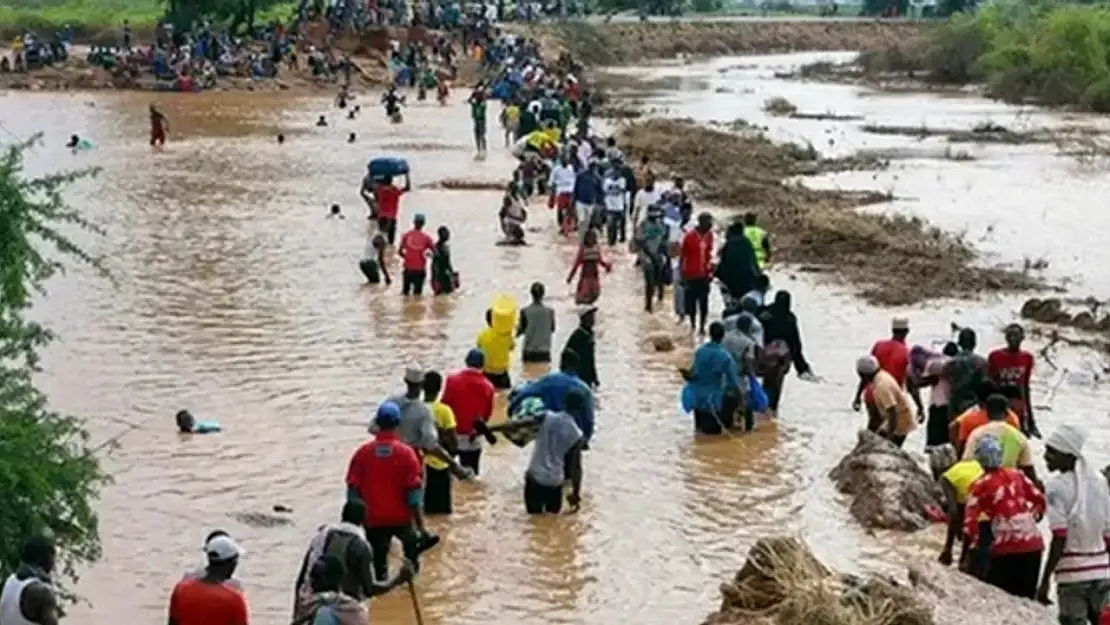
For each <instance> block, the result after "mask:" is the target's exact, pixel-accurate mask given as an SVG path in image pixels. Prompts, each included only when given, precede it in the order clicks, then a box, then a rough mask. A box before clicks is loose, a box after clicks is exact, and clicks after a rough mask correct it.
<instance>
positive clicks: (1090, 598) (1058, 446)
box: [1037, 424, 1110, 625]
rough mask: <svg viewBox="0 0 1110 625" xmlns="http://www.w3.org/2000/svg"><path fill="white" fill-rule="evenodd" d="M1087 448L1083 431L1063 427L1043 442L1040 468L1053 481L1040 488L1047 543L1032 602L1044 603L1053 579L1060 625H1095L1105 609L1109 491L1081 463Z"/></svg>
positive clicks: (1109, 585)
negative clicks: (1044, 466)
mask: <svg viewBox="0 0 1110 625" xmlns="http://www.w3.org/2000/svg"><path fill="white" fill-rule="evenodd" d="M1086 442H1087V431H1086V430H1085V429H1083V428H1081V427H1079V426H1075V425H1067V424H1065V425H1061V426H1059V427H1058V428H1056V431H1054V432H1053V433H1052V434H1051V435H1050V436H1049V437H1048V439H1047V440H1046V441H1045V452H1044V459H1045V463H1046V464H1047V465H1048V470H1049V471H1052V472H1055V473H1057V474H1058V475H1056V476H1055V477H1053V478H1052V479H1051V480H1050V481H1049V482H1048V484H1047V485H1046V487H1045V494H1046V496H1047V499H1048V514H1047V516H1048V527H1049V529H1050V530H1051V531H1052V543H1051V545H1050V546H1049V550H1048V561H1047V562H1046V563H1045V567H1044V573H1042V576H1041V583H1040V587H1039V589H1038V590H1037V600H1038V601H1041V602H1042V603H1046V604H1047V603H1048V601H1049V598H1048V594H1049V589H1050V587H1051V582H1052V575H1053V574H1055V575H1056V603H1057V604H1058V605H1059V613H1060V623H1061V625H1086V624H1087V623H1088V622H1089V623H1096V622H1098V615H1099V613H1100V612H1101V611H1102V610H1103V609H1104V608H1106V607H1107V606H1108V604H1110V554H1108V553H1107V540H1108V539H1110V488H1108V486H1107V483H1106V479H1105V478H1104V477H1103V476H1102V474H1101V473H1099V471H1098V470H1097V469H1096V468H1095V467H1094V466H1093V465H1091V463H1090V462H1088V461H1087V460H1086V459H1085V458H1084V457H1083V446H1084V445H1085V444H1086Z"/></svg>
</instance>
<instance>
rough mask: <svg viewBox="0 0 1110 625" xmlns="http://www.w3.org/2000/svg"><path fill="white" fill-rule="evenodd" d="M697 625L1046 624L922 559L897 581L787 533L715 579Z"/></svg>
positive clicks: (1024, 604) (1040, 611) (1017, 603)
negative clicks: (854, 570)
mask: <svg viewBox="0 0 1110 625" xmlns="http://www.w3.org/2000/svg"><path fill="white" fill-rule="evenodd" d="M721 594H722V595H723V599H722V601H721V608H720V609H719V610H718V611H717V612H714V613H713V614H711V615H710V616H709V617H708V618H707V619H706V621H705V623H704V625H798V624H800V623H812V624H814V625H816V624H818V623H820V624H821V625H966V624H967V623H986V622H990V623H994V624H995V625H1049V624H1051V623H1055V619H1054V618H1053V617H1052V615H1051V614H1050V613H1049V611H1048V610H1047V609H1046V608H1044V607H1042V606H1040V605H1037V604H1035V603H1033V602H1031V601H1027V600H1024V599H1018V598H1016V597H1012V596H1010V595H1007V594H1006V593H1004V592H1002V591H1001V590H998V589H997V588H993V587H991V586H988V585H986V584H984V583H982V582H980V581H978V580H976V579H974V578H972V577H970V576H968V575H965V574H963V573H960V572H958V571H956V570H955V569H951V568H943V567H940V566H936V565H931V564H925V565H921V566H915V567H913V568H910V569H909V570H908V573H907V575H906V577H905V578H903V579H896V578H893V577H888V576H878V575H876V576H870V577H866V578H865V577H860V576H855V575H845V574H841V573H837V572H835V571H831V570H829V569H828V568H827V567H825V566H824V565H823V564H822V563H821V562H820V561H819V560H818V559H817V558H816V556H814V555H813V553H811V552H810V551H809V549H808V548H807V547H806V545H805V544H804V543H802V542H801V541H799V540H796V539H793V538H786V537H774V538H763V539H760V540H759V541H757V542H756V544H755V545H754V546H753V547H752V548H751V550H750V551H749V552H748V558H747V561H746V562H745V563H744V567H743V568H742V569H740V571H739V572H738V573H737V574H736V577H735V578H734V579H733V581H731V582H726V583H723V584H721Z"/></svg>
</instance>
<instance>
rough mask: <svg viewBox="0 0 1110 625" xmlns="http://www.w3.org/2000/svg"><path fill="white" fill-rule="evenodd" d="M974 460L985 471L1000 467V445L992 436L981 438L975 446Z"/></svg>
mask: <svg viewBox="0 0 1110 625" xmlns="http://www.w3.org/2000/svg"><path fill="white" fill-rule="evenodd" d="M975 460H976V461H978V462H979V465H980V466H982V467H983V469H984V470H986V471H990V470H992V469H997V468H999V467H1001V466H1002V443H1000V442H998V439H997V438H995V437H993V436H983V437H982V438H980V439H979V442H978V443H977V444H976V445H975Z"/></svg>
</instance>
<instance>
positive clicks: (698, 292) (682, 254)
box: [678, 213, 713, 334]
mask: <svg viewBox="0 0 1110 625" xmlns="http://www.w3.org/2000/svg"><path fill="white" fill-rule="evenodd" d="M678 269H679V271H680V272H681V275H682V284H683V288H684V289H685V294H686V315H687V316H688V317H690V329H691V330H695V329H696V330H697V331H698V332H699V333H701V334H705V322H706V319H707V318H708V317H709V287H710V285H711V283H712V280H713V216H712V215H710V214H709V213H702V214H700V215H698V225H697V226H695V227H694V229H693V230H690V231H689V232H687V233H686V235H685V236H683V237H682V247H681V249H680V251H679V256H678ZM699 312H700V313H701V315H700V318H699V316H698V313H699Z"/></svg>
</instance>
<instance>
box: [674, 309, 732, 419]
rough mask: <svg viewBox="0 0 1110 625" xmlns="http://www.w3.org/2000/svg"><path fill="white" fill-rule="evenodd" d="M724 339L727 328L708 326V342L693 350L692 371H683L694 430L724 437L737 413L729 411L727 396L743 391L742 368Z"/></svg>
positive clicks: (718, 324) (715, 325)
mask: <svg viewBox="0 0 1110 625" xmlns="http://www.w3.org/2000/svg"><path fill="white" fill-rule="evenodd" d="M724 339H725V325H724V324H723V323H721V322H720V321H714V322H713V323H711V324H709V340H708V341H706V342H705V343H703V344H702V345H700V346H699V347H698V348H697V349H696V350H695V351H694V361H693V364H691V365H690V368H689V369H682V370H681V373H682V377H683V378H684V379H685V380H686V382H687V384H689V388H690V390H691V392H692V394H693V410H694V431H695V432H699V433H702V434H721V433H723V432H724V431H725V430H726V429H728V428H731V427H732V426H733V420H732V419H733V413H734V411H730V410H728V406H726V405H725V396H726V393H727V392H728V391H730V390H733V391H737V390H739V389H742V388H743V382H742V381H741V380H740V370H739V366H738V365H737V364H736V361H735V360H733V358H732V356H731V355H730V354H729V353H728V350H726V349H725V347H724V345H722V341H724Z"/></svg>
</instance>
